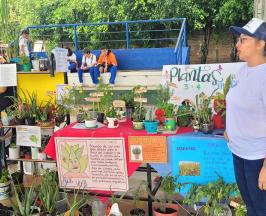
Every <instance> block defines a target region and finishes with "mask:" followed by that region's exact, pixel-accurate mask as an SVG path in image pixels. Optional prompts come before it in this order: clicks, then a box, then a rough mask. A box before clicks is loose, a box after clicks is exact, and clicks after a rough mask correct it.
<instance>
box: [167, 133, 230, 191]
mask: <svg viewBox="0 0 266 216" xmlns="http://www.w3.org/2000/svg"><path fill="white" fill-rule="evenodd" d="M169 143H171V149H170V151H171V152H172V175H174V176H179V178H178V181H179V182H182V183H185V182H189V183H199V184H207V183H208V182H211V181H215V180H217V178H218V175H220V176H222V177H223V179H224V181H225V182H235V175H234V167H233V161H232V154H231V152H230V151H229V149H228V147H227V144H226V141H225V139H224V138H218V137H214V136H206V135H202V136H186V135H183V136H171V137H169ZM189 187H190V185H187V186H185V187H184V188H182V190H181V193H186V192H187V191H188V190H189Z"/></svg>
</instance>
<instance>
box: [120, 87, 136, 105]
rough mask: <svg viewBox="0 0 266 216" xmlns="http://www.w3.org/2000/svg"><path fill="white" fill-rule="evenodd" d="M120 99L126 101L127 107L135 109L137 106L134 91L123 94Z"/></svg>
mask: <svg viewBox="0 0 266 216" xmlns="http://www.w3.org/2000/svg"><path fill="white" fill-rule="evenodd" d="M120 99H121V100H123V101H125V103H126V107H134V106H135V102H134V93H133V91H131V92H128V93H123V94H121V95H120Z"/></svg>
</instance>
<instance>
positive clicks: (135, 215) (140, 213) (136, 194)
mask: <svg viewBox="0 0 266 216" xmlns="http://www.w3.org/2000/svg"><path fill="white" fill-rule="evenodd" d="M145 185H146V182H145V181H142V182H141V183H140V185H139V186H138V187H137V188H136V190H134V191H133V209H131V210H130V216H145V211H144V209H141V208H139V207H138V205H139V198H140V195H141V194H142V193H144V190H145V188H144V187H143V186H145Z"/></svg>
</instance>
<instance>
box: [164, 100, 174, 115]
mask: <svg viewBox="0 0 266 216" xmlns="http://www.w3.org/2000/svg"><path fill="white" fill-rule="evenodd" d="M161 108H162V109H163V110H164V113H165V114H164V116H165V117H166V118H173V117H174V115H175V105H174V104H171V103H165V104H164V105H163V106H162V107H161Z"/></svg>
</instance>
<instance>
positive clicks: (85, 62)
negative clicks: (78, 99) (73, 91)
mask: <svg viewBox="0 0 266 216" xmlns="http://www.w3.org/2000/svg"><path fill="white" fill-rule="evenodd" d="M83 72H89V73H90V75H91V79H92V82H93V84H95V85H96V84H98V82H99V81H98V76H99V70H98V67H97V61H96V56H95V55H94V54H92V53H91V51H90V50H89V49H88V48H84V50H83V57H82V63H81V66H80V68H79V69H78V76H79V82H80V84H81V85H83Z"/></svg>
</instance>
